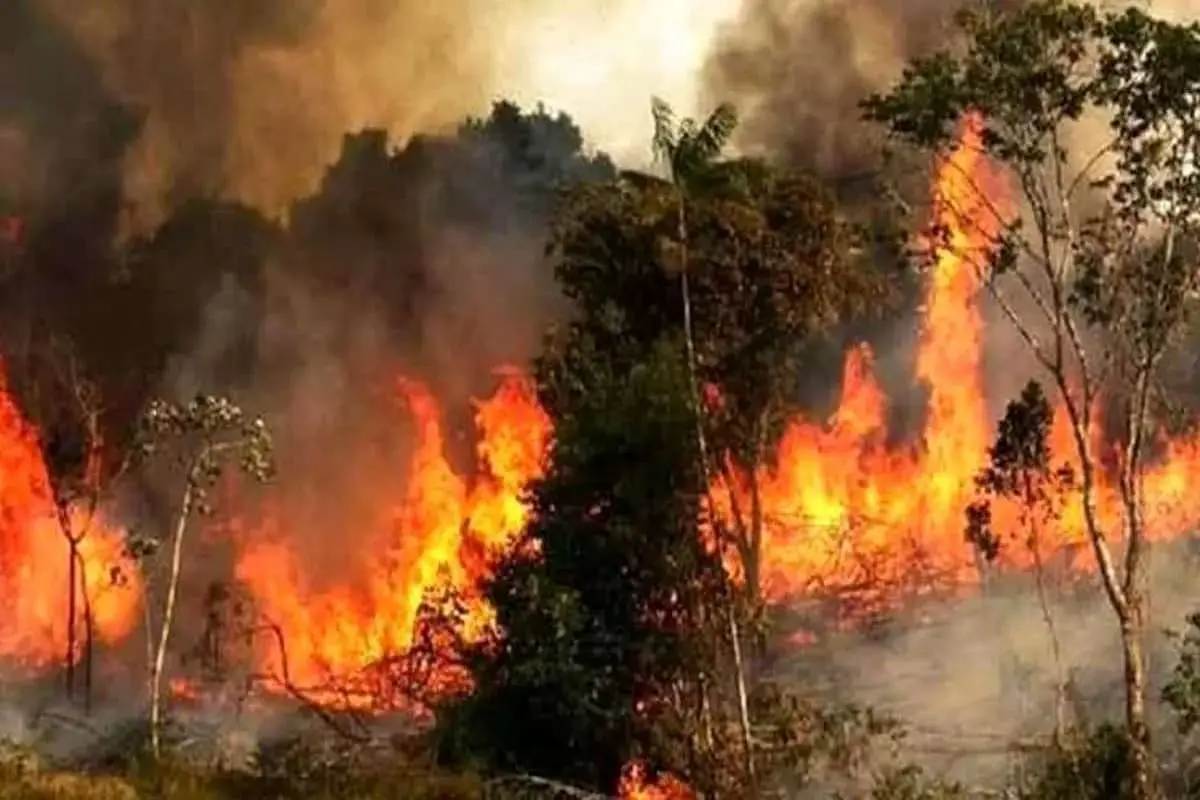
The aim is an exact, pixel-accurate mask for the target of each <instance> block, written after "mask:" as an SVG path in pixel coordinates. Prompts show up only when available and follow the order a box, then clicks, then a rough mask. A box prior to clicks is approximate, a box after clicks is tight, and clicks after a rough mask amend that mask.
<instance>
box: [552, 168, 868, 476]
mask: <svg viewBox="0 0 1200 800" xmlns="http://www.w3.org/2000/svg"><path fill="white" fill-rule="evenodd" d="M721 169H722V170H724V173H725V175H726V176H727V178H728V180H727V181H726V182H725V188H724V189H722V190H721V191H719V192H718V191H715V190H714V194H712V195H707V194H699V195H696V196H691V197H689V199H688V201H687V210H688V211H687V213H688V223H687V228H688V246H687V258H688V275H689V293H690V296H691V306H692V319H693V333H694V341H695V347H696V360H697V365H696V366H697V372H698V375H697V378H698V380H699V381H701V382H702V383H710V384H713V385H715V386H717V387H720V389H721V390H722V397H723V399H724V400H725V401H726V405H725V406H724V413H723V415H722V416H721V418H720V419H714V420H711V421H713V422H714V423H716V424H717V426H718V428H721V429H723V431H724V434H723V436H721V437H719V438H720V439H721V441H722V442H723V446H728V447H730V448H735V447H736V446H738V445H741V446H745V447H751V446H753V445H754V444H755V443H756V442H758V441H759V440H760V439H761V440H764V441H766V442H769V441H770V440H771V439H772V435H773V434H777V433H778V431H779V429H780V427H781V425H782V422H783V420H784V419H785V418H786V416H787V415H788V412H789V411H790V410H794V404H795V399H796V395H797V391H798V389H797V385H798V383H799V381H798V380H796V376H797V375H800V374H802V372H803V364H802V363H801V356H802V353H803V349H802V348H803V345H804V344H805V343H806V342H807V341H808V340H809V339H810V337H811V336H812V335H813V334H814V333H815V332H818V331H820V330H822V329H823V328H824V327H826V326H828V325H829V324H830V323H832V322H834V321H836V320H838V319H842V318H845V317H847V316H850V315H853V314H855V313H858V312H861V311H863V310H865V309H866V308H868V307H873V306H874V305H875V304H876V303H877V301H879V300H881V299H883V298H884V297H885V295H886V292H885V289H886V285H887V284H886V281H885V280H884V276H882V275H881V274H879V273H878V272H876V271H875V270H874V269H873V268H872V267H871V265H869V264H866V263H865V262H864V261H862V260H860V259H858V258H857V257H856V256H857V247H858V244H859V232H858V231H857V229H856V228H855V227H853V226H852V225H850V224H849V223H848V222H846V221H845V220H844V219H843V218H842V215H841V214H840V212H839V210H838V208H837V206H836V203H835V202H834V200H833V198H832V196H831V195H830V194H828V193H827V192H826V191H825V190H824V189H823V188H822V187H820V186H819V185H818V184H816V183H815V182H814V181H812V180H811V179H809V178H808V177H806V176H803V175H798V174H791V173H788V172H784V171H779V170H776V169H774V168H772V167H769V166H768V165H766V164H762V163H759V162H754V161H740V162H730V163H726V164H724V165H723V166H722V167H721ZM677 228H678V220H677V209H676V195H675V192H674V190H673V189H672V188H671V186H669V185H667V184H663V183H661V182H656V181H641V180H637V179H631V178H629V177H628V176H627V177H626V178H625V179H623V180H622V181H620V182H618V183H613V184H602V185H596V186H589V187H586V188H585V189H583V190H581V191H579V192H577V193H576V194H575V195H574V196H573V198H572V200H571V202H570V203H569V205H568V206H567V208H566V209H565V210H564V213H563V215H562V216H561V218H560V219H559V221H558V223H557V225H556V227H555V230H554V234H553V237H552V252H553V254H554V256H555V258H556V260H557V276H558V279H559V284H560V285H561V286H562V288H563V291H564V292H565V293H566V295H567V296H568V298H569V299H570V300H572V302H573V303H574V304H575V306H576V308H578V309H579V311H580V321H579V322H577V323H576V326H577V327H578V328H582V327H585V326H586V328H587V335H588V336H589V337H590V338H591V339H592V341H593V342H594V345H595V347H597V348H599V349H601V350H604V351H606V352H610V353H612V354H613V356H612V357H614V358H636V357H637V354H638V353H640V352H644V351H645V350H646V349H647V348H648V347H649V346H650V345H651V343H653V342H656V341H659V340H660V339H661V338H662V337H663V336H679V335H680V334H681V332H682V329H683V323H684V319H683V306H682V302H681V299H680V293H679V288H678V281H677V280H676V278H675V275H676V273H677V272H678V268H679V265H678V258H679V254H678V252H677V250H678V247H679V242H678V231H677ZM548 399H549V401H550V402H551V404H552V403H553V402H554V398H548ZM710 410H711V409H710ZM760 428H765V430H764V431H763V433H762V434H761V435H759V429H760ZM739 455H744V454H743V453H739Z"/></svg>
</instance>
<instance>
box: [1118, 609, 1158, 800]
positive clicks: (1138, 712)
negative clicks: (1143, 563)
mask: <svg viewBox="0 0 1200 800" xmlns="http://www.w3.org/2000/svg"><path fill="white" fill-rule="evenodd" d="M1141 605H1142V603H1141V599H1140V598H1138V600H1137V601H1136V602H1131V603H1130V606H1131V608H1130V614H1129V615H1128V616H1127V618H1126V619H1123V620H1121V650H1122V653H1123V654H1124V657H1125V725H1126V727H1127V728H1128V729H1129V730H1128V733H1129V748H1130V749H1129V755H1130V762H1131V763H1130V772H1131V775H1130V779H1131V782H1132V784H1133V786H1132V789H1133V798H1134V800H1153V798H1156V797H1157V796H1158V792H1157V790H1156V782H1155V779H1154V772H1155V769H1154V756H1153V753H1152V752H1151V749H1150V726H1149V724H1148V722H1147V720H1146V661H1145V654H1144V653H1143V652H1142V641H1143V633H1144V627H1145V626H1144V624H1143V621H1142V609H1141Z"/></svg>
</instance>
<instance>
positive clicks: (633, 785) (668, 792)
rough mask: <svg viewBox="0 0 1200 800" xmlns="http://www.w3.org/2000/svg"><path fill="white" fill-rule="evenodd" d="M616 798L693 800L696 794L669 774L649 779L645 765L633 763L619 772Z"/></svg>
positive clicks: (624, 799)
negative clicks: (619, 778) (619, 779)
mask: <svg viewBox="0 0 1200 800" xmlns="http://www.w3.org/2000/svg"><path fill="white" fill-rule="evenodd" d="M617 797H618V798H620V800H694V798H695V797H696V793H695V792H693V791H692V790H691V789H690V788H689V787H688V785H687V784H686V783H684V782H683V781H681V780H679V778H677V777H675V776H674V775H671V774H669V773H663V774H660V775H658V776H657V777H655V778H653V779H652V778H650V775H649V770H647V769H646V765H645V764H643V763H642V762H640V761H634V762H631V763H629V764H626V765H625V767H624V768H623V769H622V770H621V781H620V783H619V784H618V785H617Z"/></svg>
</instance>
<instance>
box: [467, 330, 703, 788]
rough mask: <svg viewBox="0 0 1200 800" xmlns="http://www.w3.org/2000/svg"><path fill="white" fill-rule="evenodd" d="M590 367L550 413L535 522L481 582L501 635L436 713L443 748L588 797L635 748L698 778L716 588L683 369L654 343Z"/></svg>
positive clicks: (473, 658)
mask: <svg viewBox="0 0 1200 800" xmlns="http://www.w3.org/2000/svg"><path fill="white" fill-rule="evenodd" d="M589 366H590V370H591V372H590V376H589V377H591V378H592V380H591V382H590V383H589V385H588V386H587V391H586V392H585V393H581V394H580V395H579V396H578V403H577V404H576V405H575V406H574V408H573V409H572V411H571V413H570V414H569V415H567V416H562V417H560V418H559V419H557V420H556V433H555V440H554V444H553V448H552V452H551V456H550V467H549V470H548V473H547V475H546V476H545V478H544V479H543V480H542V481H540V482H539V483H537V484H536V485H535V486H534V487H533V489H532V494H531V500H532V508H533V515H534V516H533V520H534V521H533V522H532V523H531V524H530V527H529V529H528V530H527V531H526V532H525V534H524V536H523V537H522V539H521V540H520V541H519V542H518V544H517V546H516V548H515V550H514V552H513V554H512V555H511V556H510V557H508V558H506V559H505V560H504V561H503V562H502V563H501V564H500V565H499V566H498V569H497V571H496V574H495V576H494V577H493V578H492V579H491V580H490V581H489V582H488V584H487V586H486V588H485V595H486V597H487V598H488V600H489V601H490V602H491V604H492V605H493V607H494V608H495V610H496V615H497V623H498V625H499V629H500V631H501V636H500V638H498V639H497V640H495V641H492V642H488V643H487V644H486V645H485V646H484V647H482V648H480V649H478V650H477V651H475V652H473V653H471V654H469V660H468V663H470V664H471V668H472V673H473V677H474V679H475V684H476V687H477V689H476V693H475V694H474V695H473V696H471V697H470V698H467V699H466V700H464V701H463V703H462V704H461V705H460V706H459V707H457V708H456V709H453V710H451V711H450V712H449V713H448V717H447V719H448V720H449V722H448V723H447V727H448V732H447V739H446V742H447V748H448V750H449V751H451V752H450V753H449V754H451V755H458V756H460V757H463V756H467V757H474V758H480V759H482V760H483V762H484V763H485V764H486V765H487V766H488V767H489V768H490V769H492V770H495V771H499V772H502V773H507V772H515V773H531V774H535V775H539V776H544V777H548V778H554V779H560V780H564V781H566V782H569V783H572V784H577V785H580V786H583V787H590V788H594V789H598V790H602V791H612V790H613V789H614V788H615V786H616V782H617V778H618V776H619V772H620V769H621V767H622V766H623V765H624V764H625V763H626V762H628V761H630V760H631V759H633V758H639V757H644V758H647V759H648V760H649V761H651V762H652V763H654V764H656V765H658V766H661V767H663V768H666V769H671V770H676V771H679V772H681V773H683V774H686V775H688V776H689V777H691V776H696V777H701V776H703V773H704V771H705V770H706V769H708V767H707V765H706V764H705V763H704V760H705V754H703V753H700V752H696V750H695V742H694V736H695V733H696V731H698V730H700V721H699V719H698V715H699V714H700V708H701V705H702V703H701V695H702V693H704V692H709V693H711V696H712V698H713V703H714V704H715V703H716V696H717V692H718V691H719V689H717V688H716V676H717V675H719V674H721V669H722V665H721V656H720V655H719V652H720V641H721V639H720V635H721V634H720V632H721V631H723V630H724V622H723V620H724V617H723V616H722V615H721V614H720V613H719V609H718V607H716V606H715V605H714V604H715V603H717V602H719V601H720V598H722V597H724V596H725V595H726V589H725V588H724V586H725V575H724V571H723V570H722V569H721V566H720V564H719V563H718V562H717V561H716V559H715V558H714V557H713V556H712V555H711V554H709V553H708V552H707V551H706V549H705V547H704V545H703V544H702V542H701V537H700V535H699V532H698V528H697V523H698V520H699V519H700V493H701V491H702V481H701V478H700V475H699V472H698V464H697V461H696V454H695V450H694V438H693V435H692V430H693V424H694V423H693V417H692V414H691V411H690V407H689V405H688V403H687V400H686V397H687V395H686V389H685V383H684V372H683V369H682V365H681V364H680V363H679V361H678V358H677V357H675V356H674V355H673V354H672V348H664V347H659V348H657V349H656V350H655V351H654V355H653V356H652V357H651V358H650V359H649V360H648V362H647V363H645V364H643V365H640V366H637V367H635V368H633V369H632V370H630V371H628V372H621V371H617V370H614V369H612V367H611V366H608V365H605V364H603V363H598V364H595V363H594V364H591V365H589ZM597 378H599V380H597ZM719 708H720V706H717V709H718V710H717V711H715V712H713V713H715V714H720V713H721V712H720V711H719ZM718 719H720V717H718ZM714 735H715V736H717V737H718V738H719V739H724V738H725V736H724V735H723V734H722V733H721V732H720V731H718V732H717V733H716V734H714ZM453 751H457V752H453ZM709 755H710V756H711V754H709Z"/></svg>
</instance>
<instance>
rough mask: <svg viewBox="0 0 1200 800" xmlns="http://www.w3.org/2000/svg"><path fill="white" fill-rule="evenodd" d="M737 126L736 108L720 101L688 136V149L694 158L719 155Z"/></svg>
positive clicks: (710, 157)
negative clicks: (701, 123) (702, 122)
mask: <svg viewBox="0 0 1200 800" xmlns="http://www.w3.org/2000/svg"><path fill="white" fill-rule="evenodd" d="M737 126H738V114H737V110H736V109H735V108H734V107H733V106H732V105H731V104H729V103H721V104H720V105H719V106H717V107H716V108H714V109H713V111H712V113H711V114H709V115H708V118H707V119H705V120H704V124H703V125H700V126H699V127H697V128H696V129H695V131H694V132H693V133H691V134H690V135H689V136H688V139H689V143H690V147H689V149H691V150H692V151H693V155H694V157H695V158H697V159H699V160H701V161H712V160H713V159H715V158H717V156H719V155H721V151H723V150H724V149H725V147H726V146H727V145H728V144H729V140H730V139H732V138H733V133H734V131H736V130H737Z"/></svg>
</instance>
